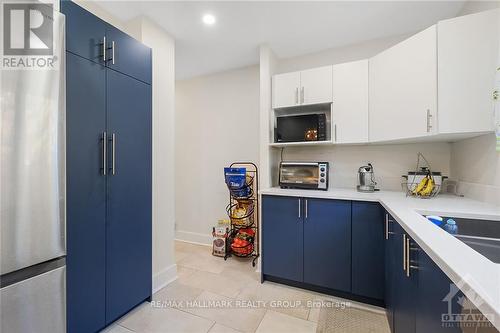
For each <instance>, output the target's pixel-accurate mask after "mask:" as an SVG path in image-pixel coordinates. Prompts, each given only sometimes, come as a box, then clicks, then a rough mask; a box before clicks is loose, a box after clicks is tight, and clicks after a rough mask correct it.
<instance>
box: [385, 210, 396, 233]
mask: <svg viewBox="0 0 500 333" xmlns="http://www.w3.org/2000/svg"><path fill="white" fill-rule="evenodd" d="M389 222H392V220H390V219H389V214H388V213H385V239H389V235H393V234H394V232H392V231H389Z"/></svg>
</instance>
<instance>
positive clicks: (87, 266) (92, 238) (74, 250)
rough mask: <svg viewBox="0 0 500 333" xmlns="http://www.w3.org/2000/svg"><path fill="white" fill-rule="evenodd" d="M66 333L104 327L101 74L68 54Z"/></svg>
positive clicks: (103, 107) (99, 69)
mask: <svg viewBox="0 0 500 333" xmlns="http://www.w3.org/2000/svg"><path fill="white" fill-rule="evenodd" d="M66 76H67V77H66V78H67V85H66V131H67V134H66V139H67V141H66V146H67V149H66V151H67V153H66V154H67V155H66V177H67V188H66V192H67V206H66V207H67V212H66V214H67V232H66V235H67V242H66V243H67V258H66V264H67V266H66V269H67V270H66V281H67V282H66V288H67V302H66V304H67V311H66V313H67V331H68V332H69V333H74V332H82V333H83V332H96V331H98V330H100V329H101V328H103V327H104V325H105V311H104V297H105V257H104V251H105V235H106V230H105V226H106V221H105V219H106V176H105V175H103V171H104V170H103V169H102V168H103V162H104V161H103V158H102V153H103V148H104V147H103V144H104V143H105V140H104V141H103V133H104V131H105V129H106V77H105V68H104V67H103V66H102V65H99V64H96V63H94V62H92V61H90V60H87V59H84V58H81V57H79V56H76V55H73V54H71V53H69V52H67V53H66Z"/></svg>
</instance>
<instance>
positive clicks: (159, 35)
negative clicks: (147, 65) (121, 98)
mask: <svg viewBox="0 0 500 333" xmlns="http://www.w3.org/2000/svg"><path fill="white" fill-rule="evenodd" d="M76 2H77V3H78V4H79V5H80V6H82V7H83V8H85V9H87V10H88V11H90V12H92V13H93V14H94V15H96V16H98V17H100V18H101V19H103V20H104V21H106V22H108V23H110V24H112V25H114V26H115V27H117V28H119V29H121V30H123V31H125V32H127V33H128V34H130V35H132V36H133V37H134V38H136V39H138V40H140V41H142V42H143V43H144V44H146V45H148V46H149V47H151V49H152V53H153V83H152V86H153V193H152V195H153V263H152V264H153V277H152V279H153V291H156V290H158V289H160V288H161V287H163V286H165V285H166V284H167V283H168V282H170V281H172V280H173V279H175V277H176V275H177V270H176V265H175V258H174V253H173V250H174V246H173V245H174V218H175V213H174V210H175V207H174V162H173V161H174V115H175V104H174V98H175V88H174V86H175V67H174V64H175V59H174V49H175V43H174V40H173V38H172V37H170V36H169V35H168V33H167V32H166V31H164V30H163V29H161V28H160V27H158V26H156V25H155V24H153V23H152V22H150V21H148V20H147V19H144V18H142V17H139V18H137V19H135V20H133V21H130V22H123V21H121V20H119V19H118V18H116V17H114V16H113V15H112V14H110V13H108V12H107V11H105V10H103V9H102V8H101V7H99V2H98V1H96V2H90V1H81V0H80V1H76Z"/></svg>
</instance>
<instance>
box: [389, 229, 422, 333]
mask: <svg viewBox="0 0 500 333" xmlns="http://www.w3.org/2000/svg"><path fill="white" fill-rule="evenodd" d="M394 229H395V232H396V234H395V236H396V237H395V239H394V240H395V244H396V245H395V246H394V249H395V266H394V287H395V289H394V314H393V315H394V318H393V321H394V332H396V333H401V332H403V333H414V332H415V315H416V303H417V288H418V271H417V270H416V269H412V268H410V269H409V273H408V272H407V268H406V267H407V266H406V265H408V264H410V265H411V266H415V265H416V262H418V247H417V246H416V244H415V243H414V242H413V240H411V239H410V238H409V237H408V235H407V234H406V233H405V232H404V230H403V228H402V227H401V226H399V225H396V224H395V228H394ZM408 249H409V250H408ZM407 251H409V254H408V252H407ZM408 255H409V258H408ZM408 259H409V260H408Z"/></svg>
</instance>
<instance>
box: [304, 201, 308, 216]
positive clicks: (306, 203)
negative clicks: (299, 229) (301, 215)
mask: <svg viewBox="0 0 500 333" xmlns="http://www.w3.org/2000/svg"><path fill="white" fill-rule="evenodd" d="M305 200H306V202H305V208H304V209H305V211H306V216H305V217H306V219H307V215H308V214H307V210H308V209H307V205H308V202H307V199H305Z"/></svg>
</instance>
